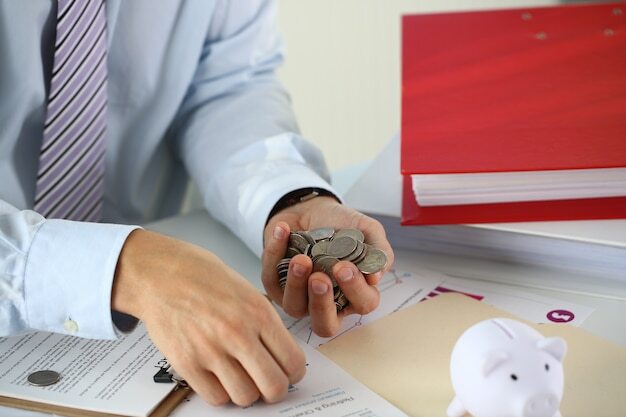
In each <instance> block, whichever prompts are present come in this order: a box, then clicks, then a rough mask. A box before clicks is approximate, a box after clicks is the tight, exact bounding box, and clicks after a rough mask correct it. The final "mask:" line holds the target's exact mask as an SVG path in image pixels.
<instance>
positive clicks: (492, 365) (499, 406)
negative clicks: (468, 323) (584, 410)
mask: <svg viewBox="0 0 626 417" xmlns="http://www.w3.org/2000/svg"><path fill="white" fill-rule="evenodd" d="M566 350H567V345H566V344H565V341H564V340H563V339H561V338H558V337H550V338H546V337H544V336H542V335H541V333H539V332H537V331H536V330H535V329H533V328H531V327H529V326H527V325H525V324H523V323H520V322H518V321H515V320H510V319H491V320H485V321H482V322H480V323H477V324H475V325H474V326H472V327H470V328H469V329H467V330H466V331H465V333H463V334H462V335H461V337H460V338H459V340H458V341H457V342H456V345H455V346H454V350H453V351H452V357H451V360H450V375H451V377H452V385H453V387H454V392H455V394H456V397H455V398H454V399H453V400H452V403H450V406H448V410H447V412H448V416H449V417H461V416H463V415H465V414H466V413H469V414H471V415H472V416H473V417H561V413H560V412H559V406H560V404H561V398H562V397H563V364H562V362H563V357H564V356H565V351H566Z"/></svg>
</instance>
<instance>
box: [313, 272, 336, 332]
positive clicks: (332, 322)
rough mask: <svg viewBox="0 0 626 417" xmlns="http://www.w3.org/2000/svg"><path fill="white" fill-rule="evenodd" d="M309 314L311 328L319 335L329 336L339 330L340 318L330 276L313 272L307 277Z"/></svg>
mask: <svg viewBox="0 0 626 417" xmlns="http://www.w3.org/2000/svg"><path fill="white" fill-rule="evenodd" d="M309 314H310V315H311V329H313V331H314V332H315V334H317V335H318V336H321V337H330V336H333V335H334V334H335V333H337V330H339V325H340V324H341V323H340V320H339V317H337V308H336V307H335V301H334V296H333V287H332V283H331V281H330V278H328V276H327V275H326V274H323V273H321V272H315V273H313V274H312V275H311V278H310V279H309Z"/></svg>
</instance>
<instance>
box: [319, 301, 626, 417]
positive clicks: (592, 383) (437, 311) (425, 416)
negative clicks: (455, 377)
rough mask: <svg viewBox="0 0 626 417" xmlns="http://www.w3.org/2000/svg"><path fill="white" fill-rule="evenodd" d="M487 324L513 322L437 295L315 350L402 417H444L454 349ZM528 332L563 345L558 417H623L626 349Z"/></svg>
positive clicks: (584, 337)
mask: <svg viewBox="0 0 626 417" xmlns="http://www.w3.org/2000/svg"><path fill="white" fill-rule="evenodd" d="M493 317H510V318H516V317H514V316H512V315H511V314H509V313H506V312H504V311H501V310H498V309H496V308H494V307H491V306H489V305H487V304H484V303H481V302H478V301H475V300H473V299H471V298H469V297H466V296H463V295H459V294H446V295H440V296H438V297H436V298H434V299H431V300H428V301H424V302H421V303H419V304H417V305H415V306H413V307H409V308H407V309H405V310H402V311H399V312H397V313H395V314H392V315H390V316H388V317H385V318H382V319H380V320H377V321H375V322H373V323H370V324H368V325H365V326H363V327H361V328H359V329H355V330H353V331H351V332H350V333H347V334H345V335H343V336H342V337H340V338H337V339H335V340H333V341H332V342H329V343H327V344H325V345H323V346H321V347H320V348H319V350H320V351H321V352H322V353H324V354H325V355H326V356H328V357H329V358H330V359H332V360H333V361H335V362H336V363H337V364H338V365H339V366H341V367H342V368H344V369H345V370H346V371H348V372H349V373H350V374H352V375H353V376H354V377H355V378H356V379H358V380H359V381H361V382H362V383H364V384H365V385H367V386H368V387H369V388H370V389H372V390H373V391H375V392H377V393H378V394H380V395H381V396H382V397H384V398H385V399H387V400H388V401H389V402H391V403H392V404H394V405H395V406H397V407H398V408H400V409H402V410H403V411H404V412H405V413H407V414H408V415H410V416H415V417H418V416H419V417H440V416H441V417H444V416H445V415H446V408H447V407H448V404H449V403H450V400H452V397H453V395H454V393H453V390H452V383H451V381H450V376H449V375H450V374H449V360H450V354H451V353H452V348H453V347H454V344H455V342H456V340H457V339H458V338H459V336H460V335H461V334H462V333H463V332H464V331H465V330H466V329H467V328H468V327H470V326H471V325H473V324H475V323H477V322H479V321H482V320H486V319H488V318H493ZM517 319H518V320H520V319H519V318H517ZM625 320H626V319H625ZM520 321H523V320H520ZM532 326H533V327H535V328H536V329H537V330H539V331H540V332H541V333H542V334H544V335H545V336H561V337H563V338H564V339H565V340H566V341H567V344H568V353H567V355H566V357H565V362H564V370H565V392H564V397H563V402H562V403H561V412H562V414H563V417H624V416H626V349H623V348H621V347H619V346H618V345H616V344H613V343H611V342H608V341H606V340H603V339H601V338H599V337H597V336H594V335H592V334H590V333H588V332H586V331H584V330H582V329H579V328H575V327H572V326H569V325H564V324H545V325H532Z"/></svg>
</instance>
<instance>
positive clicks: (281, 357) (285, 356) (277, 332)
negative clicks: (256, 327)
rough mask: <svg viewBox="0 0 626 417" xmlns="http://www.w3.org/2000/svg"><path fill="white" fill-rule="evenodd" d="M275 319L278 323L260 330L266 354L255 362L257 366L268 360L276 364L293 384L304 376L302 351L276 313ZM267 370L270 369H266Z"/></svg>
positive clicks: (263, 364)
mask: <svg viewBox="0 0 626 417" xmlns="http://www.w3.org/2000/svg"><path fill="white" fill-rule="evenodd" d="M275 321H276V322H277V323H278V324H280V325H268V326H264V327H263V329H262V331H261V342H262V344H263V345H264V346H265V348H266V352H267V353H268V356H263V357H262V358H259V359H258V360H257V361H256V363H257V364H258V365H259V366H267V365H266V364H267V363H268V362H272V363H276V364H278V367H279V368H280V369H281V370H282V372H283V374H284V375H285V376H286V378H287V380H288V382H289V383H291V384H295V383H296V382H298V381H300V380H301V379H302V378H303V377H304V374H305V372H306V369H305V364H306V361H305V357H304V352H302V349H300V346H298V344H297V343H296V341H295V340H294V338H293V336H292V335H291V334H290V333H289V331H288V330H287V329H286V328H285V326H283V325H282V322H281V321H280V318H279V317H278V315H276V318H275ZM263 355H264V354H263ZM246 369H251V368H246ZM272 369H273V368H272ZM267 371H268V372H269V371H271V369H267Z"/></svg>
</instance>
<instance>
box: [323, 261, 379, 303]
mask: <svg viewBox="0 0 626 417" xmlns="http://www.w3.org/2000/svg"><path fill="white" fill-rule="evenodd" d="M333 274H334V276H335V279H336V280H337V284H339V287H340V288H341V290H342V291H343V293H344V294H345V296H346V298H348V300H350V310H349V311H350V312H353V313H357V314H368V313H371V312H372V311H374V310H375V309H376V307H378V304H379V303H380V293H379V291H378V288H376V287H375V286H373V285H370V284H369V283H368V281H367V280H366V279H365V278H364V277H363V275H362V274H361V272H360V271H359V270H358V269H357V267H356V266H355V265H354V264H353V263H351V262H347V261H341V262H338V263H337V264H336V265H335V266H334V267H333ZM374 275H375V274H373V275H372V276H374Z"/></svg>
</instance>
